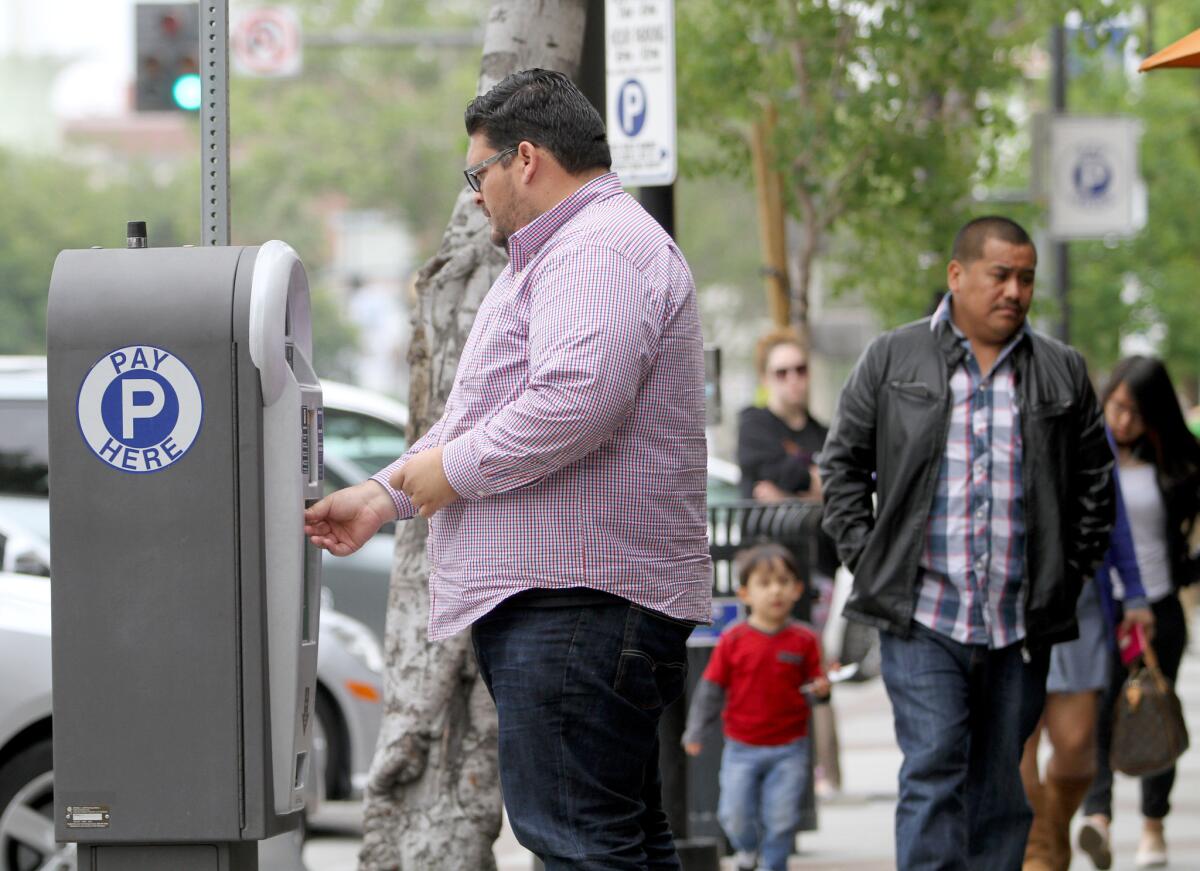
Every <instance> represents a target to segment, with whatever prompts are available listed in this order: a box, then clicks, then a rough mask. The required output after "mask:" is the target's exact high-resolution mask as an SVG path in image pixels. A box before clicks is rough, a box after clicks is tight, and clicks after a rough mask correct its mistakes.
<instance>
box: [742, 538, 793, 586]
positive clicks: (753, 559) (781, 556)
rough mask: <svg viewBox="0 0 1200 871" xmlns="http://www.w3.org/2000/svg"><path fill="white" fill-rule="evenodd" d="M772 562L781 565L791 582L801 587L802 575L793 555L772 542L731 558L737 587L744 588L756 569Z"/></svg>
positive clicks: (755, 546)
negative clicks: (791, 579)
mask: <svg viewBox="0 0 1200 871" xmlns="http://www.w3.org/2000/svg"><path fill="white" fill-rule="evenodd" d="M773 562H779V563H782V564H783V567H784V569H785V570H786V571H787V573H788V574H789V575H791V576H792V578H793V580H795V581H796V583H797V584H800V585H801V586H803V584H804V575H803V574H801V572H800V564H799V563H798V562H797V561H796V556H795V554H793V553H792V552H791V551H790V550H788V549H787V548H786V547H784V546H783V545H782V544H776V543H774V542H764V543H762V544H756V545H754V546H753V547H749V548H746V549H745V550H741V551H738V553H737V556H735V557H734V558H733V567H734V571H735V572H736V574H737V582H738V586H739V587H744V586H746V584H748V583H749V582H750V576H751V575H753V574H754V572H755V570H756V569H757V568H759V567H760V566H762V565H764V564H767V563H773Z"/></svg>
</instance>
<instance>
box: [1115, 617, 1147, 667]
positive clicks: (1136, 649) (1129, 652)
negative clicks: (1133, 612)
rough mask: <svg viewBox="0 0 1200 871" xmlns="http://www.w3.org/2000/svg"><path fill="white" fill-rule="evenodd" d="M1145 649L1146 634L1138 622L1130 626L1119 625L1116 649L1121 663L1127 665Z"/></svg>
mask: <svg viewBox="0 0 1200 871" xmlns="http://www.w3.org/2000/svg"><path fill="white" fill-rule="evenodd" d="M1145 649H1146V635H1145V633H1144V632H1143V631H1142V627H1141V625H1140V624H1138V623H1134V624H1132V625H1131V626H1121V627H1119V628H1118V629H1117V650H1119V651H1120V653H1121V663H1122V664H1123V665H1126V666H1128V665H1129V664H1130V663H1132V662H1133V661H1134V660H1135V659H1137V658H1138V657H1139V656H1141V655H1142V651H1144V650H1145Z"/></svg>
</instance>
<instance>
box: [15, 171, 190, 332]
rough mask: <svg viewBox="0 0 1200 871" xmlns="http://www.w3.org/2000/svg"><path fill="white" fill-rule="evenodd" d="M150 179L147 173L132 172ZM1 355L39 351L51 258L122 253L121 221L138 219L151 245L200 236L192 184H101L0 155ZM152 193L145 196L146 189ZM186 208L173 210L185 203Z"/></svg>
mask: <svg viewBox="0 0 1200 871" xmlns="http://www.w3.org/2000/svg"><path fill="white" fill-rule="evenodd" d="M134 174H135V175H138V176H140V177H142V178H147V179H148V178H151V177H152V173H150V172H149V170H143V171H138V170H135V171H134ZM0 188H3V190H4V208H3V209H0V301H2V304H3V307H4V309H3V310H4V315H3V317H0V353H4V354H41V353H43V352H44V351H45V346H46V342H45V333H46V293H47V290H48V288H49V286H50V271H51V269H52V268H53V267H54V259H55V257H57V256H58V252H59V251H62V250H63V249H65V248H90V247H91V246H93V245H102V246H104V247H106V248H114V247H124V245H125V221H126V220H128V219H130V218H136V219H144V220H146V222H147V223H148V225H149V227H150V233H151V240H150V241H151V244H153V245H179V244H182V243H184V242H190V241H193V240H195V239H196V237H197V236H198V235H199V204H198V194H197V190H198V188H197V183H196V182H195V180H194V179H193V180H192V182H191V183H190V185H188V184H185V183H184V182H183V181H182V180H178V179H177V180H175V181H174V182H170V183H168V184H165V185H163V186H161V187H156V186H154V185H153V184H150V183H147V184H144V185H138V186H134V185H132V184H129V183H125V182H116V183H101V182H99V181H97V179H96V177H95V173H94V172H93V171H92V170H89V169H87V168H84V167H80V166H76V165H73V164H71V163H68V162H66V161H64V160H62V159H59V158H50V157H40V156H26V155H17V154H13V153H10V152H7V151H4V150H0ZM149 189H153V194H152V195H148V190H149ZM185 199H186V202H187V203H188V206H189V208H188V210H187V211H186V213H185V212H183V211H182V210H180V209H178V208H177V207H176V206H177V204H178V203H179V202H180V201H182V200H185Z"/></svg>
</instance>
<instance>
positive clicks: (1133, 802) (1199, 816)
mask: <svg viewBox="0 0 1200 871" xmlns="http://www.w3.org/2000/svg"><path fill="white" fill-rule="evenodd" d="M1193 625H1194V626H1195V625H1196V624H1195V623H1194V624H1193ZM1176 692H1178V694H1179V697H1180V699H1181V700H1182V701H1183V708H1184V712H1185V715H1186V717H1187V723H1188V732H1189V733H1190V735H1191V738H1192V749H1191V750H1189V751H1188V752H1187V753H1185V754H1184V755H1183V758H1182V759H1180V762H1179V766H1178V769H1177V770H1178V775H1177V778H1176V780H1175V788H1174V790H1173V792H1172V793H1171V814H1170V816H1168V817H1167V821H1166V836H1167V846H1168V848H1169V853H1170V856H1171V864H1170V866H1169V867H1170V868H1172V869H1176V871H1200V746H1198V745H1200V643H1198V642H1196V641H1193V643H1192V646H1191V649H1190V650H1189V651H1188V653H1187V655H1186V656H1185V657H1184V661H1183V666H1182V667H1181V669H1180V674H1179V684H1178V686H1177V687H1176ZM834 705H835V706H836V709H837V717H838V736H839V738H840V739H841V747H842V787H843V789H842V793H841V794H840V795H839V796H838V797H837V798H835V799H833V800H826V801H825V802H823V803H822V804H821V808H820V827H819V829H818V830H817V831H815V832H807V833H805V834H803V835H801V836H800V839H799V846H800V855H799V856H795V857H793V858H792V862H791V864H790V866H789V871H809V869H821V871H885V869H886V871H891V869H894V868H895V860H894V858H893V856H894V851H893V815H894V812H895V808H896V774H897V772H898V771H899V769H900V760H901V757H900V751H899V749H898V748H897V747H896V742H895V738H894V732H893V728H892V715H891V706H890V705H889V703H888V700H887V693H886V692H885V691H884V688H883V682H882V681H878V680H876V681H871V682H870V683H864V684H851V685H846V684H843V685H841V686H839V687H837V688H836V689H835V690H834ZM1042 751H1043V753H1044V754H1048V753H1049V748H1048V747H1047V742H1045V741H1043V742H1042ZM1043 761H1044V760H1043ZM1116 780H1117V782H1116V786H1115V791H1114V808H1113V815H1114V816H1113V830H1112V833H1113V853H1114V861H1113V869H1114V871H1133V868H1134V863H1133V854H1134V851H1135V850H1136V849H1137V843H1138V838H1139V836H1140V834H1141V815H1140V813H1139V810H1138V808H1139V788H1138V783H1137V781H1135V780H1133V779H1131V778H1128V777H1125V776H1123V775H1120V774H1118V775H1117V778H1116ZM1078 825H1079V817H1078V816H1077V817H1076V818H1075V826H1076V827H1077V826H1078ZM1074 831H1075V829H1074V828H1072V834H1074ZM729 867H730V868H732V865H730V866H729ZM1092 868H1093V865H1092V863H1091V861H1089V860H1088V858H1087V857H1086V856H1082V855H1076V856H1075V857H1074V860H1073V861H1072V863H1071V871H1091V869H1092Z"/></svg>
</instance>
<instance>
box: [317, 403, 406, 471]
mask: <svg viewBox="0 0 1200 871" xmlns="http://www.w3.org/2000/svg"><path fill="white" fill-rule="evenodd" d="M407 447H408V442H407V440H406V439H405V438H404V432H403V431H402V430H400V429H398V428H396V427H395V426H393V425H392V424H390V423H388V422H387V421H383V420H380V419H379V418H377V417H368V416H367V415H365V414H356V413H354V412H352V411H340V410H338V409H335V408H330V407H328V406H326V408H325V453H326V454H327V455H332V456H335V457H340V458H342V459H345V460H349V461H350V462H352V463H354V464H355V465H357V466H358V467H359V468H360V469H361V470H362V473H363V477H366V476H367V475H373V474H375V473H376V472H378V471H379V470H380V469H382V468H383V467H384V466H386V465H388V464H389V463H391V462H392V461H394V460H395V459H396V458H397V457H399V456H400V455H401V454H403V453H404V451H405V450H407Z"/></svg>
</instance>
